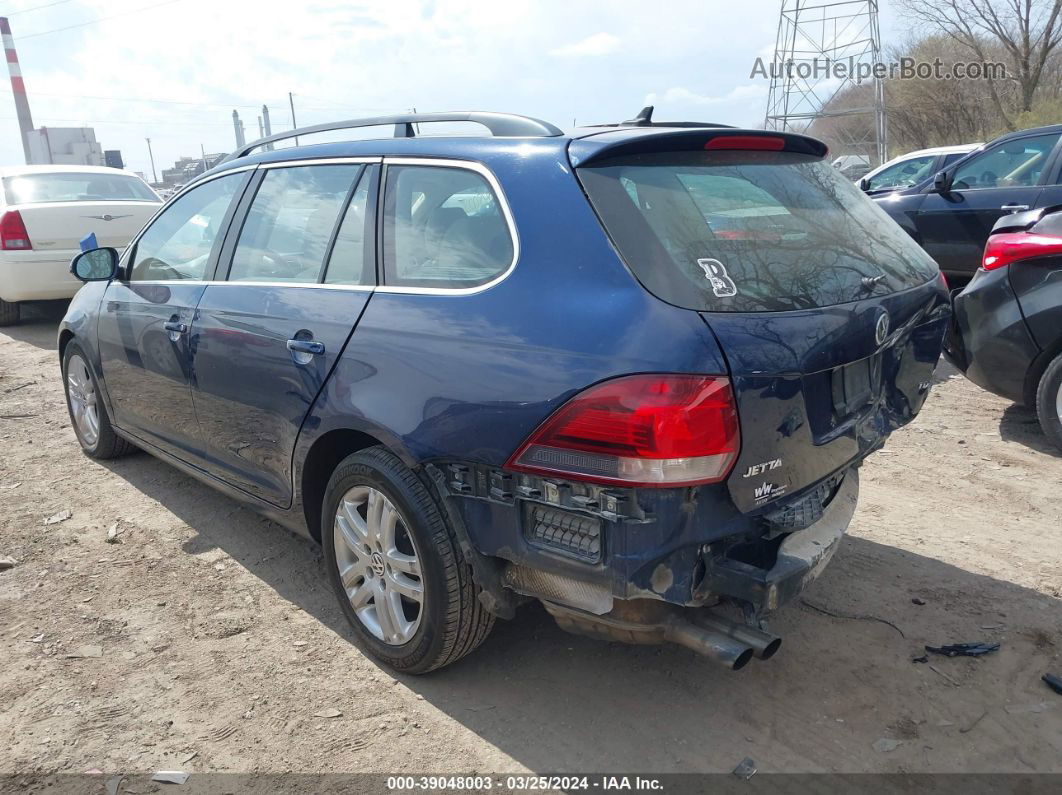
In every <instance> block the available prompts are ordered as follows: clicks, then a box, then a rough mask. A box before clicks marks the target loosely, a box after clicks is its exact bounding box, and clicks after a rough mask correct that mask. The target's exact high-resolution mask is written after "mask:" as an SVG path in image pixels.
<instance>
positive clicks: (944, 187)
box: [933, 171, 951, 193]
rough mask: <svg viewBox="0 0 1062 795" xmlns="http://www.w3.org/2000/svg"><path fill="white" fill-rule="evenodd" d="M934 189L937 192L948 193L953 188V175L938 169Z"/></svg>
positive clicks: (934, 178)
mask: <svg viewBox="0 0 1062 795" xmlns="http://www.w3.org/2000/svg"><path fill="white" fill-rule="evenodd" d="M933 190H935V191H936V192H937V193H947V192H948V191H949V190H951V177H950V176H949V175H948V172H947V171H938V172H937V173H936V175H935V176H934V177H933Z"/></svg>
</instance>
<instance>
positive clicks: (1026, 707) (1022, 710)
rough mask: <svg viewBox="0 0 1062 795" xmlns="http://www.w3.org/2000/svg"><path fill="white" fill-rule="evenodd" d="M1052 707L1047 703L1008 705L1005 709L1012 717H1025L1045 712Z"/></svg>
mask: <svg viewBox="0 0 1062 795" xmlns="http://www.w3.org/2000/svg"><path fill="white" fill-rule="evenodd" d="M1048 706H1050V705H1049V704H1048V703H1047V702H1046V701H1040V702H1039V703H1036V704H1007V705H1006V706H1004V707H1003V709H1004V710H1006V711H1007V713H1008V714H1010V715H1025V714H1026V713H1029V712H1043V711H1044V710H1046V709H1047V708H1048Z"/></svg>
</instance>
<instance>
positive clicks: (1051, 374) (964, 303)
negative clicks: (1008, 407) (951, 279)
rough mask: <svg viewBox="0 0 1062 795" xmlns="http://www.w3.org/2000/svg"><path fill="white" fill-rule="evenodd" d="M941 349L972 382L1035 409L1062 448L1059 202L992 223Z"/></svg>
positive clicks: (1061, 227)
mask: <svg viewBox="0 0 1062 795" xmlns="http://www.w3.org/2000/svg"><path fill="white" fill-rule="evenodd" d="M946 354H947V357H948V359H949V360H950V361H951V362H952V363H954V364H955V366H956V367H958V368H959V369H960V370H962V371H963V372H964V373H965V374H966V377H967V378H969V379H970V380H971V381H973V382H974V383H975V384H977V385H979V386H981V387H983V388H985V389H987V390H988V391H989V392H993V393H995V394H997V395H1001V396H1003V397H1005V398H1007V399H1009V400H1013V401H1015V402H1016V403H1021V404H1024V405H1026V406H1028V407H1030V408H1033V409H1035V410H1036V413H1037V416H1038V417H1039V420H1040V425H1041V426H1042V427H1043V429H1044V433H1045V434H1046V435H1047V437H1048V438H1049V439H1051V441H1052V442H1054V443H1055V444H1056V445H1057V446H1058V447H1059V448H1060V449H1062V420H1060V416H1062V207H1056V208H1048V209H1040V210H1029V211H1026V212H1021V213H1014V214H1013V215H1008V216H1006V217H1004V218H1001V219H999V221H997V222H996V225H995V228H994V229H993V231H992V235H991V236H990V237H989V238H988V243H987V245H986V246H985V251H984V257H983V260H982V265H981V268H980V269H979V270H978V271H977V273H976V275H975V276H974V277H973V279H972V280H971V281H970V283H969V284H968V285H967V286H966V288H965V289H964V290H963V291H962V292H960V293H958V294H957V295H956V296H955V315H954V320H953V322H952V326H951V330H950V332H949V334H948V340H947V346H946Z"/></svg>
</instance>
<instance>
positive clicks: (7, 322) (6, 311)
mask: <svg viewBox="0 0 1062 795" xmlns="http://www.w3.org/2000/svg"><path fill="white" fill-rule="evenodd" d="M21 314H22V307H21V305H20V304H19V303H18V302H17V301H5V300H4V299H3V298H0V326H13V325H15V324H16V323H18V319H19V316H20V315H21Z"/></svg>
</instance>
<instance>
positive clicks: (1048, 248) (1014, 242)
mask: <svg viewBox="0 0 1062 795" xmlns="http://www.w3.org/2000/svg"><path fill="white" fill-rule="evenodd" d="M1052 254H1054V255H1062V237H1054V236H1052V235H1037V234H1030V233H1028V232H1003V233H1001V234H998V235H992V236H991V237H990V238H988V243H987V244H986V245H985V255H984V259H982V260H981V267H982V268H984V269H985V270H986V271H994V270H996V269H997V268H1003V267H1005V266H1007V265H1010V264H1011V263H1012V262H1017V261H1018V260H1023V259H1030V258H1032V257H1046V256H1050V255H1052Z"/></svg>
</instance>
